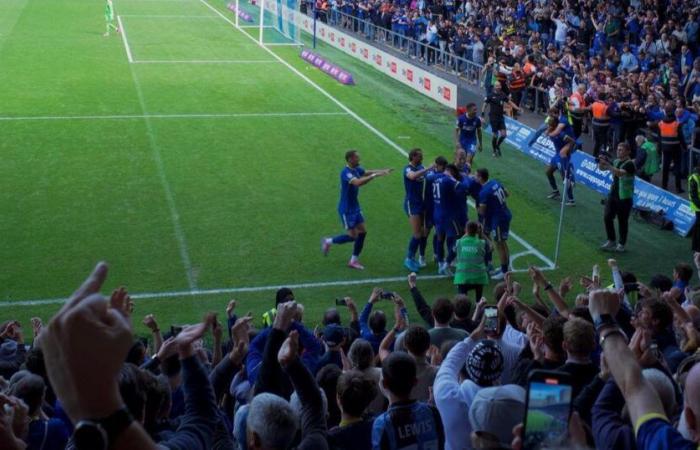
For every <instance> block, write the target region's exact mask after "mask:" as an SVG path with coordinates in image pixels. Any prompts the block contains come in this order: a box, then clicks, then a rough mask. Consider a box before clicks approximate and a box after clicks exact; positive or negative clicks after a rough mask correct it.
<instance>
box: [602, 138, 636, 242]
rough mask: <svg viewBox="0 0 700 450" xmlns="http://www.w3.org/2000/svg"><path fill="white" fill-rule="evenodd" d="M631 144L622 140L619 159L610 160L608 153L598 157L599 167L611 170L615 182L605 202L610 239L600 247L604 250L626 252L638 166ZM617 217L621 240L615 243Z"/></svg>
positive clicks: (619, 145)
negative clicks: (632, 155)
mask: <svg viewBox="0 0 700 450" xmlns="http://www.w3.org/2000/svg"><path fill="white" fill-rule="evenodd" d="M630 154H631V150H630V146H629V144H627V143H626V142H621V143H619V144H618V145H617V159H616V160H614V161H612V162H611V161H610V157H609V156H608V155H605V154H602V155H600V156H599V158H598V168H599V169H600V170H606V171H610V172H611V173H612V176H613V182H612V185H611V186H610V193H609V194H608V199H607V201H606V202H605V215H604V217H603V220H604V222H605V233H606V234H607V236H608V240H607V241H606V242H605V243H604V244H603V245H602V246H601V247H600V248H601V249H602V250H607V251H616V252H624V251H625V245H626V244H627V232H628V230H629V218H630V214H631V213H632V198H633V197H634V175H635V171H636V167H635V165H634V161H633V160H632V159H631V158H630ZM616 217H617V223H618V228H619V232H620V240H619V241H617V244H616V243H615V241H616V237H615V218H616Z"/></svg>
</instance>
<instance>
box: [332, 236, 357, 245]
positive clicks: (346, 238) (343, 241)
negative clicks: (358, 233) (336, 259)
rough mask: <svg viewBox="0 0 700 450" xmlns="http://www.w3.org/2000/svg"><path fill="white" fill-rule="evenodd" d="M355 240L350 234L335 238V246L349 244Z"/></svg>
mask: <svg viewBox="0 0 700 450" xmlns="http://www.w3.org/2000/svg"><path fill="white" fill-rule="evenodd" d="M354 240H355V238H354V237H352V236H350V235H348V234H341V235H339V236H336V237H334V238H333V243H334V244H347V243H348V242H352V241H354Z"/></svg>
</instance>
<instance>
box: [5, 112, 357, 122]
mask: <svg viewBox="0 0 700 450" xmlns="http://www.w3.org/2000/svg"><path fill="white" fill-rule="evenodd" d="M347 115H348V113H346V112H340V111H339V112H278V113H221V114H118V115H105V116H99V115H98V116H16V117H11V116H6V117H0V122H3V121H4V122H12V121H32V120H37V121H41V120H47V121H50V120H131V119H236V118H255V117H262V118H265V117H288V118H293V117H307V116H347Z"/></svg>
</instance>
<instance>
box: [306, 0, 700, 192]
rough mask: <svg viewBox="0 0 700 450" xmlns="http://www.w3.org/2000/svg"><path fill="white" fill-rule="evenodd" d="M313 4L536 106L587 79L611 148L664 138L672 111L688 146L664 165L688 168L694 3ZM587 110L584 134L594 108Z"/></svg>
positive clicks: (696, 30) (696, 70)
mask: <svg viewBox="0 0 700 450" xmlns="http://www.w3.org/2000/svg"><path fill="white" fill-rule="evenodd" d="M312 6H315V8H316V10H317V11H318V12H319V16H320V17H321V19H322V20H327V21H329V22H331V23H332V24H334V25H336V26H340V27H344V28H346V29H351V30H353V31H356V32H359V33H364V34H365V35H366V36H367V37H368V38H370V39H376V40H383V41H388V42H389V44H390V45H393V46H394V47H401V48H405V49H406V50H407V51H408V52H409V54H410V55H411V56H413V57H419V58H421V59H422V60H424V61H425V62H426V63H428V64H434V63H436V64H439V65H442V66H443V67H444V68H447V69H448V70H452V71H454V72H460V73H465V74H466V75H467V76H468V78H469V79H471V81H472V82H474V83H480V84H481V85H482V86H483V87H484V88H485V90H486V93H487V94H488V93H489V92H490V91H491V89H492V86H493V84H494V83H496V82H500V83H501V84H502V86H503V87H504V89H505V90H506V91H507V92H508V93H509V94H510V95H511V97H512V99H513V100H514V101H515V102H516V103H517V104H518V105H523V106H526V107H527V108H528V109H530V110H531V111H533V112H535V111H538V112H541V113H546V112H547V111H548V109H549V108H550V107H553V106H556V105H567V106H570V105H571V95H572V94H574V93H575V92H576V91H577V90H578V89H579V86H581V89H582V93H583V98H584V99H585V101H584V103H585V104H587V105H588V106H590V105H591V104H592V103H593V102H595V101H596V100H599V99H600V98H601V97H604V102H605V103H606V104H607V105H608V107H609V108H608V115H609V116H610V128H609V131H607V130H606V132H607V133H609V139H608V141H607V145H606V147H607V148H608V149H609V150H613V149H615V148H616V147H617V144H618V143H619V142H621V141H627V142H628V143H629V145H630V147H631V149H632V155H633V157H634V156H636V150H637V143H636V142H635V138H636V136H637V135H638V134H639V133H640V129H645V130H649V131H648V133H649V134H650V135H651V136H655V135H658V130H657V129H656V127H655V124H657V123H659V122H661V121H662V120H663V119H664V117H665V116H667V115H668V112H669V111H670V110H672V111H673V112H672V113H671V116H672V117H674V118H676V119H677V120H678V122H679V123H680V125H681V129H682V136H683V140H684V142H683V144H684V145H683V149H682V154H679V155H675V154H674V155H671V154H669V155H668V156H667V157H666V159H668V160H669V162H668V163H667V164H669V167H670V164H671V163H673V165H674V166H677V168H676V167H674V170H676V172H674V173H676V174H677V177H680V176H682V177H685V176H687V174H688V163H687V162H688V154H687V151H688V150H687V149H688V147H690V146H693V144H696V142H695V138H696V136H695V134H696V133H695V130H696V125H697V122H698V113H700V58H698V57H699V56H700V21H699V18H698V12H700V3H699V2H698V1H680V0H666V1H662V0H632V1H627V0H624V1H621V0H613V1H598V0H563V1H559V0H557V1H545V0H527V1H525V0H493V1H492V0H488V1H487V0H466V1H464V2H462V1H460V0H316V3H315V5H314V4H312V3H311V4H309V7H312ZM404 37H405V38H410V40H409V39H404ZM470 63H473V64H470ZM601 94H602V96H601ZM581 112H582V113H586V115H587V120H586V121H584V127H583V130H584V131H587V130H588V129H589V127H588V123H589V122H590V115H589V114H590V111H588V110H586V111H581ZM656 141H657V144H660V139H658V136H656ZM657 146H658V145H657ZM584 150H586V151H592V150H593V149H591V148H585V149H584ZM596 150H598V149H596ZM595 153H597V152H595ZM693 165H694V164H693ZM665 178H666V177H665ZM664 184H665V183H664ZM664 187H665V185H664ZM677 191H679V192H680V191H681V189H680V187H679V186H678V185H677Z"/></svg>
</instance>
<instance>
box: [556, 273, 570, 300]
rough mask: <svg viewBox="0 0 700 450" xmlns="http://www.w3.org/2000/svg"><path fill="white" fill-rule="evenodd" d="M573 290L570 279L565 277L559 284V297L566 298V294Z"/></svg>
mask: <svg viewBox="0 0 700 450" xmlns="http://www.w3.org/2000/svg"><path fill="white" fill-rule="evenodd" d="M572 288H573V283H572V282H571V277H566V278H564V279H563V280H561V283H559V295H561V296H562V297H566V294H568V293H569V292H571V289H572Z"/></svg>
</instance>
